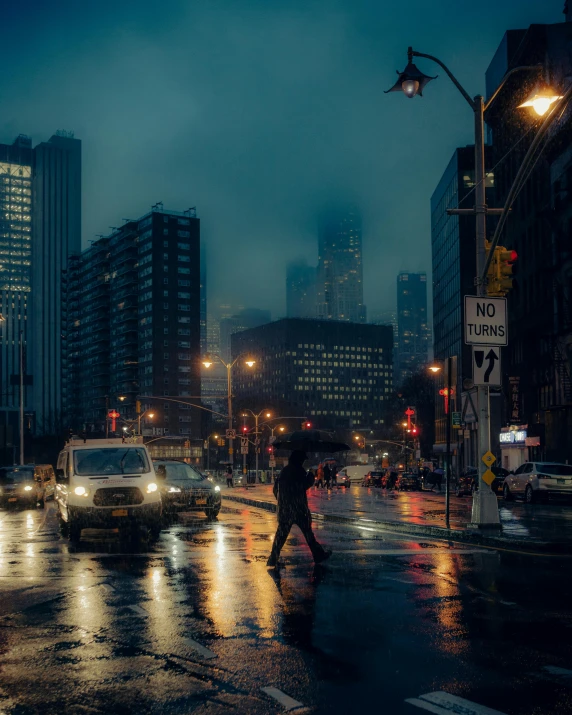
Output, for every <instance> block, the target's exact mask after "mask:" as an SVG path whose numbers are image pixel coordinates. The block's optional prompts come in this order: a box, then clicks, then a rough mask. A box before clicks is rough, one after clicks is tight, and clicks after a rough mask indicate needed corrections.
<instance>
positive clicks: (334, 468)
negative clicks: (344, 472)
mask: <svg viewBox="0 0 572 715" xmlns="http://www.w3.org/2000/svg"><path fill="white" fill-rule="evenodd" d="M331 471H332V486H333V487H337V486H338V468H337V466H336V465H335V464H333V465H332V470H331Z"/></svg>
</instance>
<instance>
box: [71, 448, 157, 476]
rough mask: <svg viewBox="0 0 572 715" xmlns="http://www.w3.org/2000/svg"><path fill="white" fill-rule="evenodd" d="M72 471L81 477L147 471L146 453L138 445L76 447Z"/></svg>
mask: <svg viewBox="0 0 572 715" xmlns="http://www.w3.org/2000/svg"><path fill="white" fill-rule="evenodd" d="M73 463H74V473H75V474H77V475H79V476H81V477H100V476H101V477H103V476H113V475H114V474H145V473H146V472H149V471H150V469H149V462H148V460H147V453H146V452H145V450H144V449H141V448H140V447H117V448H111V449H110V448H101V447H99V448H94V449H78V450H75V451H74V453H73Z"/></svg>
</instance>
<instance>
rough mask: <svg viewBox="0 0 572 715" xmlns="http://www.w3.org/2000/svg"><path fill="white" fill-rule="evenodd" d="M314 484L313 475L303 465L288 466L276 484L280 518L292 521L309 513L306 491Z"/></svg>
mask: <svg viewBox="0 0 572 715" xmlns="http://www.w3.org/2000/svg"><path fill="white" fill-rule="evenodd" d="M313 484H314V477H313V475H312V474H307V473H306V470H305V469H304V467H303V466H302V465H299V464H288V465H287V466H286V467H284V469H282V471H281V472H280V475H279V476H278V478H277V479H276V482H275V483H274V489H273V491H274V496H275V497H276V499H277V500H278V518H279V519H291V518H294V517H295V516H297V515H298V514H301V513H305V512H307V511H308V497H307V496H306V491H307V490H308V489H309V488H310V487H311V486H312V485H313Z"/></svg>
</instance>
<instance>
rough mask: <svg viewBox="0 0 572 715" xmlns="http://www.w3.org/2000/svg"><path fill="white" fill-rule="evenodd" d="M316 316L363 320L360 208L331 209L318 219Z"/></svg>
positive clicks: (324, 318) (364, 316)
mask: <svg viewBox="0 0 572 715" xmlns="http://www.w3.org/2000/svg"><path fill="white" fill-rule="evenodd" d="M317 317H318V318H320V319H322V320H345V321H347V322H350V323H364V322H365V319H366V309H365V305H364V303H363V266H362V223H361V217H360V215H359V213H358V212H357V210H351V209H350V210H347V211H342V210H330V211H328V212H325V213H324V214H323V215H322V217H321V220H320V223H319V234H318V272H317Z"/></svg>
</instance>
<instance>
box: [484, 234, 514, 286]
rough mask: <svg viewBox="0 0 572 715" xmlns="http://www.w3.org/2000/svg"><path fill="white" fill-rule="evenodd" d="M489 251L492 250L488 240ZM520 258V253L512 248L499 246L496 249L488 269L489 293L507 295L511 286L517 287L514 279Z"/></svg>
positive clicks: (487, 247)
mask: <svg viewBox="0 0 572 715" xmlns="http://www.w3.org/2000/svg"><path fill="white" fill-rule="evenodd" d="M485 245H486V249H487V252H489V251H490V250H491V244H490V243H489V241H486V244H485ZM517 259H518V254H517V252H516V251H513V250H512V249H509V248H505V247H504V246H497V247H496V248H495V250H494V254H493V258H492V260H491V262H490V265H489V269H488V271H487V295H488V296H491V297H492V296H500V297H503V296H505V295H506V294H507V293H508V292H509V290H510V289H511V288H514V287H516V281H515V280H514V264H515V263H516V261H517Z"/></svg>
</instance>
